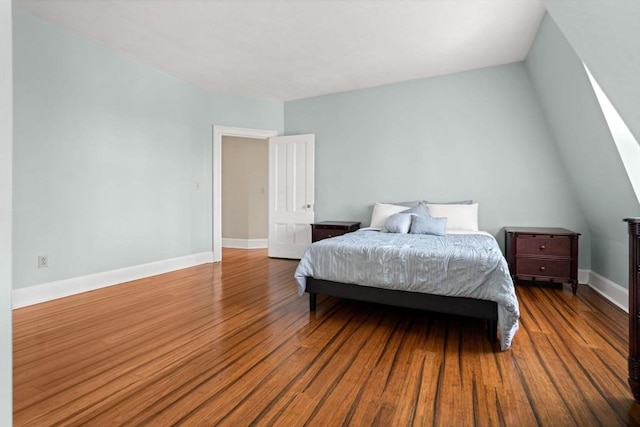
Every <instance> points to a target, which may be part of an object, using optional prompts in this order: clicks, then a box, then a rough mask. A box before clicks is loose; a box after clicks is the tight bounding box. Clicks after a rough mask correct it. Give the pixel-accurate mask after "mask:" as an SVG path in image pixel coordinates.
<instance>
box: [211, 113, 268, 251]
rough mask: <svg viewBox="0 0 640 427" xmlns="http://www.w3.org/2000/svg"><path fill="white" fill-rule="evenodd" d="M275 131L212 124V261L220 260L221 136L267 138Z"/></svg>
mask: <svg viewBox="0 0 640 427" xmlns="http://www.w3.org/2000/svg"><path fill="white" fill-rule="evenodd" d="M276 135H278V132H277V131H270V130H262V129H247V128H235V127H228V126H217V125H215V126H213V186H212V188H213V230H212V231H213V238H212V240H213V245H212V246H213V262H219V261H221V260H222V137H223V136H232V137H241V138H257V139H268V138H270V137H273V136H276Z"/></svg>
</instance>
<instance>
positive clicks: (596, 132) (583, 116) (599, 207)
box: [526, 15, 640, 286]
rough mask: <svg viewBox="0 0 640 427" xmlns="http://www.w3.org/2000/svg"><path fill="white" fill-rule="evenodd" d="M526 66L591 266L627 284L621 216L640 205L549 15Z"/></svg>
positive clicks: (639, 211)
mask: <svg viewBox="0 0 640 427" xmlns="http://www.w3.org/2000/svg"><path fill="white" fill-rule="evenodd" d="M639 22H640V21H639ZM526 65H527V70H528V71H529V74H530V76H531V81H532V82H533V85H534V87H535V89H536V92H537V93H538V96H539V98H540V103H541V105H542V106H543V110H544V112H545V116H546V118H547V121H548V123H549V124H550V127H551V129H552V132H553V135H554V138H555V140H556V142H557V145H558V151H559V153H560V156H561V158H562V162H563V165H564V167H565V169H566V171H567V175H568V176H569V178H570V181H571V184H572V186H573V188H574V189H575V193H576V195H577V197H578V201H579V204H580V206H581V208H582V212H583V214H584V216H585V220H586V222H587V225H588V227H589V231H590V233H591V253H592V257H591V267H592V270H593V271H595V272H596V273H598V274H600V275H602V276H604V277H606V278H608V279H610V280H612V281H613V282H615V283H617V284H619V285H621V286H628V279H627V276H628V237H627V232H626V229H627V227H626V224H624V223H623V222H622V218H624V217H627V216H634V215H640V205H639V204H638V200H637V198H636V197H635V194H634V191H633V188H632V186H631V182H630V180H629V177H628V176H627V174H626V172H625V168H624V165H623V163H622V160H621V158H620V155H619V154H618V151H617V148H616V146H615V143H614V141H613V139H612V137H611V133H610V131H609V128H608V126H607V124H606V121H605V119H604V116H603V114H602V110H601V109H600V106H599V104H598V101H597V99H596V96H595V93H594V91H593V88H592V86H591V83H590V82H589V78H588V76H587V74H586V72H585V70H584V67H583V65H582V62H581V60H580V58H578V56H577V55H576V53H575V51H574V50H573V48H572V47H571V45H570V44H569V42H568V41H567V39H566V38H565V37H564V36H563V34H562V32H561V31H560V29H559V28H558V26H557V25H556V24H555V22H554V20H553V19H552V18H551V17H549V15H546V16H545V18H544V20H543V22H542V25H541V26H540V29H539V31H538V35H537V37H536V40H535V42H534V45H533V46H532V48H531V50H530V51H529V55H528V57H527V61H526ZM638 75H640V74H638ZM636 78H637V76H636ZM596 79H597V78H596Z"/></svg>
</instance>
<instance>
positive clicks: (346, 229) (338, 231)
mask: <svg viewBox="0 0 640 427" xmlns="http://www.w3.org/2000/svg"><path fill="white" fill-rule="evenodd" d="M359 228H360V223H359V222H352V221H322V222H316V223H315V224H311V241H312V242H317V241H318V240H322V239H328V238H329V237H336V236H342V235H343V234H346V233H350V232H352V231H356V230H357V229H359Z"/></svg>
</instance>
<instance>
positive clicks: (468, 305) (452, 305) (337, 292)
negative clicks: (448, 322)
mask: <svg viewBox="0 0 640 427" xmlns="http://www.w3.org/2000/svg"><path fill="white" fill-rule="evenodd" d="M305 291H306V292H307V293H309V310H311V311H315V309H316V296H317V295H318V294H320V295H328V296H333V297H339V298H347V299H353V300H358V301H366V302H375V303H379V304H387V305H395V306H398V307H406V308H415V309H419V310H427V311H433V312H437V313H446V314H456V315H460V316H469V317H476V318H479V319H484V320H486V321H487V337H488V338H489V341H490V342H492V343H493V342H496V340H497V327H498V304H497V303H496V302H494V301H487V300H480V299H473V298H464V297H449V296H442V295H433V294H423V293H419V292H409V291H399V290H394V289H382V288H372V287H368V286H360V285H352V284H347V283H339V282H331V281H329V280H320V279H315V278H313V277H307V284H306V289H305Z"/></svg>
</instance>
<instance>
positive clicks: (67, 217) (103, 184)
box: [13, 11, 284, 288]
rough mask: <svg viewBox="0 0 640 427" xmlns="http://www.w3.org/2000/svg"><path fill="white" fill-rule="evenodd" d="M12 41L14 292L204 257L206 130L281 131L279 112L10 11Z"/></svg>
mask: <svg viewBox="0 0 640 427" xmlns="http://www.w3.org/2000/svg"><path fill="white" fill-rule="evenodd" d="M13 34H14V40H13V42H14V44H13V46H14V73H15V74H14V75H15V80H14V90H15V103H14V104H15V107H14V108H15V111H14V113H15V121H14V123H15V149H14V205H13V209H14V218H15V221H14V239H15V240H14V241H15V244H14V259H13V265H14V287H15V288H20V287H25V286H31V285H36V284H39V283H45V282H49V281H53V280H59V279H65V278H71V277H77V276H83V275H87V274H91V273H97V272H103V271H108V270H112V269H117V268H123V267H128V266H134V265H140V264H144V263H148V262H153V261H158V260H165V259H169V258H174V257H180V256H185V255H190V254H195V253H201V252H210V251H211V250H212V207H211V206H212V133H213V131H212V126H213V125H214V124H219V125H225V126H237V127H247V128H258V129H270V130H276V131H280V132H281V131H282V127H283V123H284V119H283V103H282V102H280V101H272V100H259V99H249V98H241V97H233V96H220V95H215V94H212V93H208V92H205V91H203V90H200V89H198V88H196V87H194V86H192V85H190V84H188V83H184V82H181V81H178V80H176V79H174V78H172V77H170V76H167V75H166V74H163V73H161V72H158V71H156V70H153V69H151V68H149V67H147V66H145V65H143V64H140V63H137V62H135V61H132V60H131V59H129V58H128V57H125V56H123V55H120V54H118V53H116V52H113V51H111V50H108V49H106V48H104V47H102V46H100V45H97V44H95V43H92V42H90V41H87V40H85V39H82V38H79V37H77V36H75V35H73V34H71V33H68V32H66V31H64V30H61V29H58V28H56V27H53V26H51V25H49V24H47V23H44V22H43V21H40V20H39V19H37V18H35V17H32V16H30V15H27V14H24V13H22V12H20V11H14V33H13ZM197 184H199V189H198V188H197ZM38 255H48V256H49V268H41V269H38V268H37V257H38Z"/></svg>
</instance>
